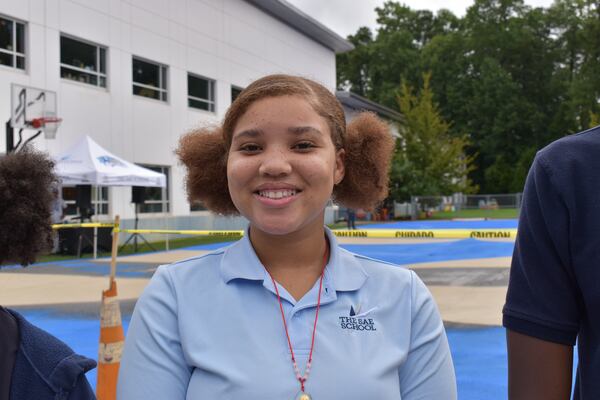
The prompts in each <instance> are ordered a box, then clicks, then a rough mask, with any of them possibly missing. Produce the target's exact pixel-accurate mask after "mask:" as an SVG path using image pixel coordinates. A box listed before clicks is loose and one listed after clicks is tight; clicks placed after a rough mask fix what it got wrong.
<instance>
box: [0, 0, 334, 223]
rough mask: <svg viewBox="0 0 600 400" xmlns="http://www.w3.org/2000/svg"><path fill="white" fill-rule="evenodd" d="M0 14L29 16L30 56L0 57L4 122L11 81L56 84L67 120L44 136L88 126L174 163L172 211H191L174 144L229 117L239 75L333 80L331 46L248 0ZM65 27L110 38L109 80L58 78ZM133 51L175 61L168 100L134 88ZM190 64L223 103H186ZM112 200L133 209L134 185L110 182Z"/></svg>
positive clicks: (55, 3)
mask: <svg viewBox="0 0 600 400" xmlns="http://www.w3.org/2000/svg"><path fill="white" fill-rule="evenodd" d="M0 15H3V16H6V17H9V18H15V19H19V20H22V21H24V22H25V23H26V24H27V27H26V40H27V65H28V67H27V71H26V72H22V71H20V70H16V69H12V68H6V67H1V66H0V122H2V123H3V122H4V121H6V120H7V119H9V118H10V84H11V83H13V82H14V83H19V84H23V85H29V86H35V87H40V88H45V89H49V90H55V91H57V93H58V114H59V116H60V117H62V118H63V123H62V126H61V127H60V129H59V131H58V135H57V138H56V139H55V140H53V141H46V140H45V139H42V138H38V139H36V142H35V143H36V145H37V146H38V147H40V148H42V149H45V150H47V151H49V152H50V153H51V154H53V155H57V154H59V153H61V152H63V151H65V150H66V149H67V148H68V147H69V146H71V145H72V144H73V143H75V142H76V141H77V140H78V139H79V137H80V136H81V135H84V134H87V135H89V136H91V137H92V138H93V139H94V140H95V141H97V142H98V143H99V144H100V145H101V146H103V147H105V148H107V149H108V150H109V151H111V152H113V153H115V154H117V155H119V156H121V157H123V158H125V159H127V160H130V161H133V162H136V163H147V164H160V165H168V166H171V176H170V191H171V192H170V193H171V195H170V199H171V213H170V214H171V215H173V216H182V215H188V214H189V205H188V203H187V200H186V196H185V194H184V191H183V179H184V176H183V171H182V169H181V168H180V167H179V166H178V165H177V161H176V159H175V156H174V154H173V150H174V149H175V147H176V146H177V142H178V139H179V137H180V136H181V135H182V134H183V133H184V132H186V131H187V130H189V129H190V128H193V127H195V126H198V125H199V124H203V123H206V122H211V121H219V120H220V119H221V118H222V117H223V115H224V114H225V111H226V110H227V107H228V106H229V104H230V86H231V85H235V86H238V87H245V86H247V85H248V84H249V83H250V82H252V81H253V80H255V79H257V78H259V77H261V76H263V75H266V74H270V73H276V72H283V73H291V74H299V75H303V76H307V77H311V78H313V79H316V80H318V81H320V82H322V83H323V84H325V85H326V86H328V87H329V88H331V89H334V87H335V54H334V53H333V51H331V50H329V49H327V48H325V47H323V46H322V45H320V44H318V43H316V42H315V41H313V40H312V39H309V38H308V37H306V36H304V35H302V34H301V33H299V32H298V31H296V30H294V29H292V28H290V27H289V26H287V25H285V24H284V23H282V22H280V21H278V20H276V19H274V18H273V17H271V16H269V15H268V14H266V13H264V12H262V11H260V10H259V9H257V8H255V7H254V6H252V5H250V4H248V3H246V2H244V1H242V0H169V1H165V0H129V1H124V0H29V1H25V0H0ZM61 33H65V34H68V35H70V36H72V37H75V38H81V39H85V40H87V41H91V42H94V43H96V44H99V45H102V46H105V47H107V48H108V53H107V71H108V87H107V88H106V89H104V88H97V87H93V86H90V85H86V84H80V83H78V82H74V81H69V80H65V79H61V78H60V69H59V61H60V41H59V39H60V34H61ZM132 55H135V56H139V57H142V58H146V59H149V60H152V61H156V62H159V63H162V64H165V65H168V67H169V71H168V90H169V95H168V97H169V101H168V102H167V103H165V102H161V101H158V100H152V99H147V98H143V97H139V96H134V95H132V73H131V68H132V66H131V64H132ZM188 72H192V73H194V74H198V75H202V76H206V77H208V78H212V79H215V80H216V93H217V98H216V101H217V103H216V112H215V113H210V112H203V111H198V110H194V109H189V108H188V107H187V73H188ZM31 133H33V132H31ZM4 138H5V136H4V134H2V135H0V149H4V148H5V139H4ZM0 151H3V150H0ZM110 201H111V206H110V213H111V214H112V215H114V214H120V215H121V216H122V218H131V217H132V216H133V206H132V205H131V204H130V203H129V201H130V190H129V188H111V190H110ZM145 217H146V218H149V217H152V216H151V215H150V216H149V215H146V216H145ZM155 217H157V216H156V215H155Z"/></svg>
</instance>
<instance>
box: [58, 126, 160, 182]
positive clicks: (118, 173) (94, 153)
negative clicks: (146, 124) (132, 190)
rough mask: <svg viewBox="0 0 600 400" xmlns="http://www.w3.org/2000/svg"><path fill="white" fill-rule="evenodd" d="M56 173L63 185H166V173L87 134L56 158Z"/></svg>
mask: <svg viewBox="0 0 600 400" xmlns="http://www.w3.org/2000/svg"><path fill="white" fill-rule="evenodd" d="M56 174H57V175H58V176H59V178H60V179H61V181H62V185H63V186H69V185H94V186H145V187H165V186H166V185H167V177H166V176H165V174H161V173H159V172H155V171H152V170H149V169H147V168H143V167H140V166H138V165H135V164H133V163H131V162H129V161H125V160H123V159H122V158H120V157H118V156H116V155H114V154H112V153H110V152H109V151H108V150H106V149H104V148H103V147H101V146H100V145H99V144H98V143H96V142H94V141H93V140H92V139H91V138H90V137H89V136H84V137H82V138H81V140H80V141H79V142H78V143H76V144H75V145H74V146H73V147H71V148H70V149H68V150H67V151H66V152H65V153H63V154H61V155H60V156H59V157H58V158H57V160H56Z"/></svg>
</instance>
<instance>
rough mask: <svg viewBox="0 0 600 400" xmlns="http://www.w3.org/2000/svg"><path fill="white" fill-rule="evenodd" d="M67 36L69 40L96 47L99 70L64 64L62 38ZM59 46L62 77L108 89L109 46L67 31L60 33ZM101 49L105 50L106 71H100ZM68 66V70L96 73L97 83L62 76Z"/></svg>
mask: <svg viewBox="0 0 600 400" xmlns="http://www.w3.org/2000/svg"><path fill="white" fill-rule="evenodd" d="M63 37H64V38H66V39H69V40H73V41H75V42H80V43H83V44H87V45H88V46H93V47H95V48H96V67H97V68H98V70H97V71H93V70H87V69H85V68H80V67H76V66H74V65H71V64H64V63H63V62H62V43H61V42H60V41H61V40H62V38H63ZM59 47H60V54H59V60H60V61H59V67H60V68H59V74H60V79H64V80H66V81H69V82H77V83H80V84H83V85H89V86H92V87H97V88H102V89H108V47H106V46H103V45H101V44H98V43H94V42H91V41H89V40H85V39H81V38H78V37H76V36H73V35H69V34H67V33H64V32H61V33H60V37H59ZM100 50H104V71H105V72H100V70H101V69H102V68H101V66H100V62H101V61H102V58H101V57H100ZM63 68H66V69H68V70H71V71H74V72H79V73H83V74H87V75H95V76H96V79H97V80H96V81H97V83H96V84H95V85H94V84H93V83H89V82H82V81H79V80H75V79H70V78H66V77H64V76H62V69H63ZM102 78H103V79H104V85H101V84H100V82H101V81H102Z"/></svg>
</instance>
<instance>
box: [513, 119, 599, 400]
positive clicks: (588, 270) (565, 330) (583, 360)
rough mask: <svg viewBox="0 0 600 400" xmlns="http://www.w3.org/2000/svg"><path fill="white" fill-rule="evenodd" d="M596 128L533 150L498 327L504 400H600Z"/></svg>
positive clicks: (597, 144) (597, 130) (597, 147)
mask: <svg viewBox="0 0 600 400" xmlns="http://www.w3.org/2000/svg"><path fill="white" fill-rule="evenodd" d="M598 310H600V127H597V128H594V129H590V130H588V131H585V132H582V133H579V134H576V135H571V136H568V137H565V138H562V139H560V140H558V141H556V142H554V143H552V144H550V145H549V146H547V147H546V148H544V149H542V150H541V151H539V152H538V154H537V155H536V157H535V160H534V162H533V165H532V167H531V170H530V171H529V175H528V177H527V181H526V184H525V191H524V198H523V207H522V210H521V216H520V219H519V230H518V235H517V241H516V246H515V251H514V255H513V261H512V267H511V272H510V281H509V286H508V294H507V298H506V304H505V306H504V318H503V321H504V326H505V327H506V328H507V343H508V366H509V371H508V372H509V381H508V384H509V398H510V399H515V400H516V399H528V400H529V399H544V400H554V399H556V400H558V399H561V400H563V399H568V398H569V396H570V394H571V387H572V384H571V380H572V378H571V377H572V368H573V346H574V345H575V343H577V344H578V350H579V351H578V354H579V360H578V361H579V362H578V367H577V376H576V382H575V385H574V386H575V387H574V392H573V399H577V400H579V399H600V379H598V377H599V376H600V316H599V314H598Z"/></svg>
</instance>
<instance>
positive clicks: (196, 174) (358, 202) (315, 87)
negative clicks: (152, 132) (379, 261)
mask: <svg viewBox="0 0 600 400" xmlns="http://www.w3.org/2000/svg"><path fill="white" fill-rule="evenodd" d="M278 96H300V97H302V98H303V99H305V100H306V101H308V103H309V104H310V105H311V106H312V108H313V109H314V110H315V112H316V113H317V114H319V115H320V116H321V117H323V118H324V119H325V120H326V121H327V123H328V125H329V130H330V133H331V139H332V141H333V144H334V146H335V147H336V149H344V151H345V158H344V166H345V176H344V179H343V180H342V181H341V182H340V183H339V184H338V185H336V186H335V187H334V189H333V193H332V196H333V198H334V199H335V201H336V202H338V203H341V204H342V205H344V206H346V207H350V208H363V209H365V210H373V209H374V208H375V207H376V206H377V204H378V203H379V202H381V201H382V200H383V199H385V198H386V196H387V194H388V174H389V167H390V163H391V158H392V153H393V150H394V139H393V138H392V135H391V133H390V130H389V127H388V126H387V124H386V123H385V122H383V121H382V120H380V119H379V118H378V117H377V116H376V115H375V114H373V113H368V112H363V113H361V114H359V115H358V116H356V117H355V118H354V119H353V120H352V121H351V122H350V123H349V124H348V126H347V127H346V119H345V115H344V109H343V108H342V105H341V104H340V102H339V101H338V100H337V98H336V97H335V96H334V95H333V93H331V92H330V91H329V90H327V88H325V87H324V86H322V85H321V84H319V83H317V82H315V81H312V80H310V79H306V78H302V77H297V76H290V75H269V76H266V77H264V78H261V79H259V80H257V81H255V82H253V83H252V84H250V85H249V86H248V87H247V88H246V89H244V90H243V91H242V92H241V93H240V95H239V96H238V97H237V98H236V99H235V101H234V102H233V103H232V104H231V107H230V108H229V110H228V111H227V113H226V115H225V119H224V121H223V124H222V125H221V126H216V127H204V128H199V129H196V130H193V131H191V132H189V133H188V134H186V135H185V136H183V137H182V138H181V140H180V142H179V147H178V149H177V151H176V153H177V155H178V156H179V159H180V160H181V162H182V163H183V164H184V165H185V167H186V168H187V179H186V187H187V192H188V198H189V200H190V202H201V203H202V204H203V205H204V206H205V207H206V208H208V209H209V210H211V211H214V212H217V213H220V214H225V215H237V214H239V212H238V210H237V209H236V207H235V205H234V204H233V202H232V200H231V197H230V195H229V189H228V186H227V157H228V152H229V148H230V146H231V139H232V136H233V131H234V129H235V126H236V124H237V122H238V120H239V119H240V117H241V116H242V115H244V113H245V112H246V110H247V109H248V108H249V107H250V105H251V104H252V103H254V102H256V101H258V100H261V99H264V98H267V97H278Z"/></svg>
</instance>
